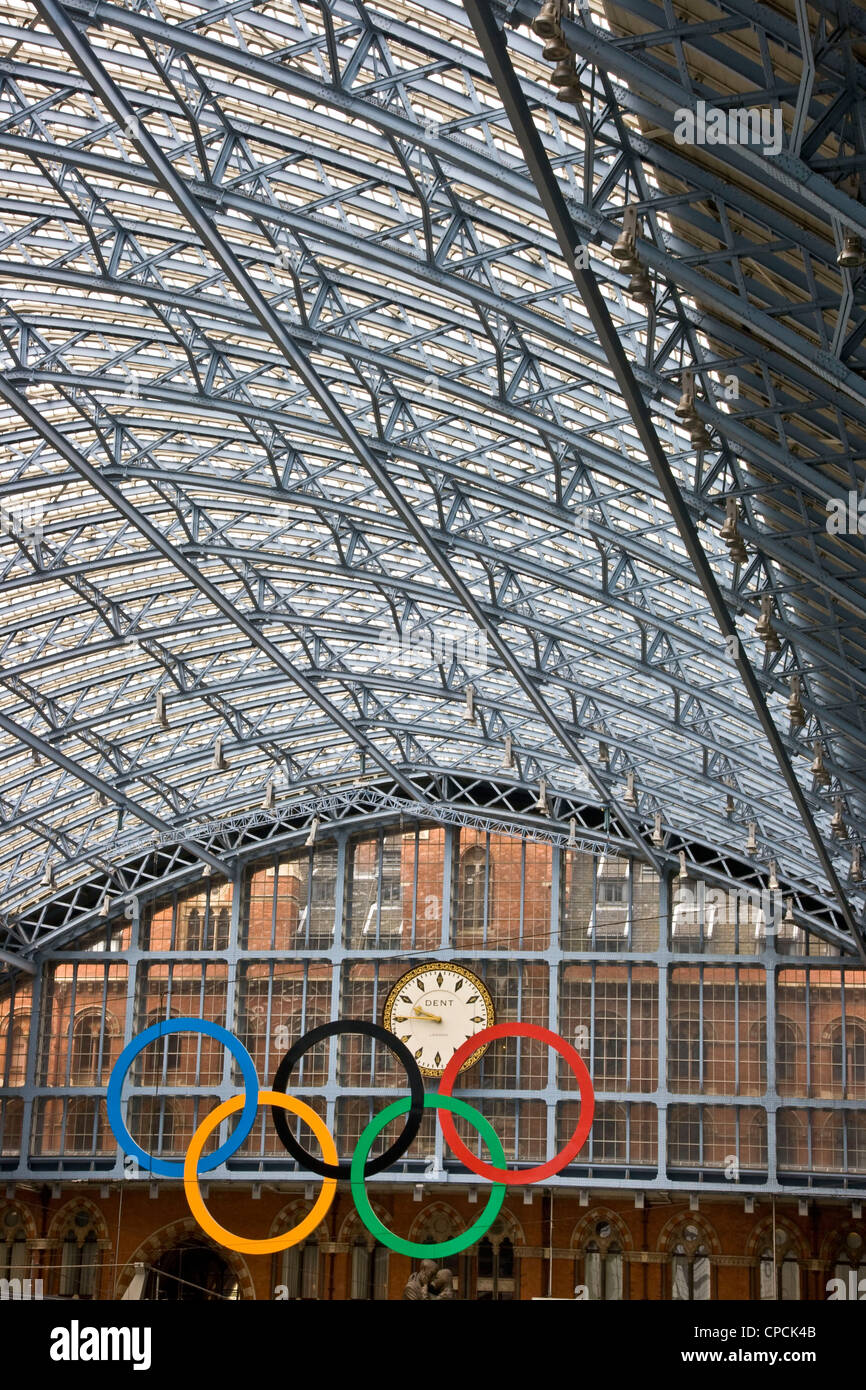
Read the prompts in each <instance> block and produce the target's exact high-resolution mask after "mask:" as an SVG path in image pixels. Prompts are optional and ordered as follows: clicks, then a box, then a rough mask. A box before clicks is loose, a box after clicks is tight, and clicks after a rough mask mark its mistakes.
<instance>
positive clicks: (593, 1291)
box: [575, 1221, 625, 1303]
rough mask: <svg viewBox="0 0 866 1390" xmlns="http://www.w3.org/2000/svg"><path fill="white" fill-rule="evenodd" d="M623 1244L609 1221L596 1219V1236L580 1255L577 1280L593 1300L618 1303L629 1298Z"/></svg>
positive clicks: (593, 1236)
mask: <svg viewBox="0 0 866 1390" xmlns="http://www.w3.org/2000/svg"><path fill="white" fill-rule="evenodd" d="M624 1277H625V1261H624V1258H623V1253H622V1246H621V1245H620V1243H619V1241H618V1239H617V1238H616V1235H615V1232H614V1229H613V1227H612V1226H611V1223H610V1222H609V1221H598V1222H596V1225H595V1229H594V1231H593V1233H592V1237H591V1239H590V1240H588V1241H587V1243H586V1245H584V1247H583V1250H582V1251H581V1253H580V1254H579V1255H578V1258H577V1261H576V1266H575V1283H576V1284H577V1285H579V1286H581V1287H583V1288H585V1289H586V1297H587V1298H588V1299H590V1300H591V1302H593V1303H601V1302H606V1303H618V1302H620V1300H621V1299H623V1298H624V1297H625V1292H624Z"/></svg>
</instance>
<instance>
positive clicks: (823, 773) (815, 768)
mask: <svg viewBox="0 0 866 1390" xmlns="http://www.w3.org/2000/svg"><path fill="white" fill-rule="evenodd" d="M812 748H813V751H814V753H815V757H814V759H813V760H812V765H811V767H810V768H809V771H810V772H811V774H812V776H813V777H814V778H815V781H816V782H817V784H818V786H819V787H829V785H830V774H829V772H828V771H827V769H826V767H825V766H824V750H823V748H822V747H821V744H820V743H819V742H818V740H817V739H816V740H815V742H814V743H813V744H812Z"/></svg>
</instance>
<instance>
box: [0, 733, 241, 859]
mask: <svg viewBox="0 0 866 1390" xmlns="http://www.w3.org/2000/svg"><path fill="white" fill-rule="evenodd" d="M0 729H3V730H4V731H5V732H6V733H7V734H10V735H11V736H12V737H13V738H15V739H17V740H18V741H19V743H21V744H23V745H24V747H25V748H32V749H33V750H34V751H35V752H37V753H38V754H39V755H40V757H43V758H47V759H48V760H49V762H52V763H56V764H57V766H58V767H62V768H63V771H64V772H68V773H70V774H71V775H72V776H73V777H77V778H78V780H79V781H80V782H84V783H86V785H87V786H88V787H91V788H92V789H93V790H94V791H98V792H101V794H102V795H103V796H105V797H108V799H109V800H110V801H113V802H114V803H115V804H116V805H117V806H120V807H121V809H122V810H124V811H128V812H129V814H130V815H132V816H135V817H136V819H137V820H140V821H143V822H144V824H145V825H149V826H150V827H151V829H152V830H158V831H159V832H160V834H162V835H172V836H175V837H176V838H177V840H178V842H179V843H180V844H182V845H183V846H184V847H185V848H186V849H188V850H191V852H192V853H193V854H195V855H196V856H197V857H198V858H199V859H201V861H202V863H204V864H207V865H208V866H209V867H210V868H211V869H216V870H217V871H218V872H219V873H227V872H228V869H227V867H226V865H225V864H224V863H223V862H222V860H220V859H217V858H216V856H215V855H213V854H211V853H210V851H209V850H207V849H204V848H203V847H202V846H201V845H199V844H197V843H196V841H195V840H187V839H185V838H183V837H182V836H180V835H178V834H177V831H176V829H175V827H174V826H172V825H171V824H170V823H169V822H168V821H165V820H163V819H162V818H161V817H160V816H155V815H153V813H152V812H151V811H149V810H148V809H147V807H146V806H142V805H140V804H139V802H137V801H134V800H133V799H132V798H131V797H128V796H125V795H124V794H123V792H119V791H118V790H117V788H116V787H115V786H113V785H112V783H111V782H106V781H104V780H103V778H102V777H97V776H96V774H95V773H93V772H91V771H90V769H89V768H87V767H84V766H82V764H81V763H77V762H75V761H74V760H73V759H72V758H67V756H66V754H65V753H61V752H60V750H59V749H57V748H53V747H52V746H51V744H50V743H46V742H45V740H44V739H42V738H38V737H37V736H36V734H33V733H31V731H30V730H29V729H27V728H25V726H24V725H23V724H19V723H18V722H17V721H16V720H14V719H10V718H9V716H8V715H7V714H3V713H2V712H0Z"/></svg>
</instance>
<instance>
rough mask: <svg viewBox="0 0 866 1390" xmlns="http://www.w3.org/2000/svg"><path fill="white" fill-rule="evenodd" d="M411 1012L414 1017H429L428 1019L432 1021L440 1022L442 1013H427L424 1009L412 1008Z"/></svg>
mask: <svg viewBox="0 0 866 1390" xmlns="http://www.w3.org/2000/svg"><path fill="white" fill-rule="evenodd" d="M412 1012H413V1014H414V1015H415V1017H416V1018H429V1019H431V1020H432V1021H433V1022H434V1023H441V1022H442V1015H441V1014H428V1012H427V1010H426V1009H413V1010H412Z"/></svg>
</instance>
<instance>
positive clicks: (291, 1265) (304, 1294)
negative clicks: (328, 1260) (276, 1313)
mask: <svg viewBox="0 0 866 1390" xmlns="http://www.w3.org/2000/svg"><path fill="white" fill-rule="evenodd" d="M280 1265H281V1268H280V1273H279V1279H278V1282H279V1283H280V1284H282V1285H283V1286H284V1287H285V1289H286V1298H292V1299H294V1298H301V1299H314V1298H318V1297H319V1246H318V1242H317V1241H316V1240H313V1239H311V1240H305V1241H302V1242H301V1244H300V1245H293V1246H292V1247H291V1249H289V1250H284V1251H283V1253H282V1259H281V1261H280Z"/></svg>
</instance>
